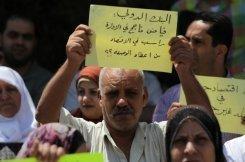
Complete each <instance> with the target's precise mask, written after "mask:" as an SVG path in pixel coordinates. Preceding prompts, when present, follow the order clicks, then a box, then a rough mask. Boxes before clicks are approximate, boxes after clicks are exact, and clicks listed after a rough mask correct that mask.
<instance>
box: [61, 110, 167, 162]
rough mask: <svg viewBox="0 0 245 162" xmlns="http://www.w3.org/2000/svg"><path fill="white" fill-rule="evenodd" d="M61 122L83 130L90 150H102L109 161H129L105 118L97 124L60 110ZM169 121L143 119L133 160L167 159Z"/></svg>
mask: <svg viewBox="0 0 245 162" xmlns="http://www.w3.org/2000/svg"><path fill="white" fill-rule="evenodd" d="M59 121H60V123H63V124H69V125H71V126H73V127H75V128H76V129H78V130H80V131H81V133H82V134H83V136H84V139H85V141H86V142H87V144H88V145H90V149H91V152H97V153H98V152H99V153H103V155H104V160H105V161H108V162H127V159H126V156H125V155H124V153H123V152H122V151H121V150H120V148H118V147H117V146H116V144H115V142H114V140H113V139H112V137H111V135H110V133H109V131H108V129H107V127H106V124H105V121H104V120H103V121H102V122H99V123H97V124H94V123H92V122H88V121H86V120H84V119H82V118H75V117H73V116H72V115H71V114H70V113H69V112H68V111H67V110H65V109H64V108H62V109H61V113H60V120H59ZM165 129H166V122H165V121H163V122H160V123H151V124H147V123H144V122H140V123H139V124H138V127H137V129H136V133H135V137H134V140H133V142H132V146H131V150H130V162H165V161H166V156H165Z"/></svg>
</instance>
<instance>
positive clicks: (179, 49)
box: [169, 35, 195, 73]
mask: <svg viewBox="0 0 245 162" xmlns="http://www.w3.org/2000/svg"><path fill="white" fill-rule="evenodd" d="M169 45H170V50H169V53H170V55H171V61H173V63H174V67H175V69H176V71H177V72H178V73H179V72H181V71H183V70H185V71H191V69H192V67H193V66H194V62H195V61H194V51H193V49H192V47H191V45H190V44H189V41H188V40H187V39H186V38H185V37H184V36H181V35H179V36H177V37H173V38H172V39H171V40H170V41H169Z"/></svg>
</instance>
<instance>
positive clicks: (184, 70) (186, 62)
mask: <svg viewBox="0 0 245 162" xmlns="http://www.w3.org/2000/svg"><path fill="white" fill-rule="evenodd" d="M169 45H170V46H171V48H170V51H169V53H170V55H171V60H172V61H173V63H174V67H175V69H176V71H177V73H178V76H179V79H180V82H181V84H182V87H183V90H184V93H185V97H186V101H187V104H197V105H201V106H204V107H205V108H207V110H208V111H209V112H210V113H211V114H213V110H212V107H211V104H210V102H209V99H208V96H207V94H206V92H205V91H204V89H203V88H202V86H201V85H200V84H199V82H198V81H197V79H196V78H195V75H194V74H193V72H192V67H193V66H195V59H194V57H195V56H194V51H193V49H192V48H191V45H190V44H189V42H188V40H187V39H186V38H185V37H184V36H178V37H174V38H172V39H171V40H170V42H169Z"/></svg>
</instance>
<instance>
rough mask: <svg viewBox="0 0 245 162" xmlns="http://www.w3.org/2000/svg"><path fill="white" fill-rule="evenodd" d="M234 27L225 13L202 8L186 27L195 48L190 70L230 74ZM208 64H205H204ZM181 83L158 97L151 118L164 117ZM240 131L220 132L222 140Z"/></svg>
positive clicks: (158, 118) (177, 97) (188, 36)
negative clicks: (210, 11) (229, 57)
mask: <svg viewBox="0 0 245 162" xmlns="http://www.w3.org/2000/svg"><path fill="white" fill-rule="evenodd" d="M232 35H233V28H232V22H231V20H230V19H229V18H228V17H227V16H225V15H217V14H215V13H209V12H203V13H200V14H198V15H197V17H196V20H194V21H193V22H192V23H191V24H190V25H189V27H188V29H187V32H186V36H185V37H186V38H187V39H188V41H189V44H190V46H191V48H192V50H193V52H194V57H195V59H194V60H195V63H194V65H193V67H192V71H193V72H194V74H196V75H204V76H215V77H230V74H229V72H228V70H227V65H226V60H227V56H228V53H229V49H230V47H231V42H232ZM207 65H208V66H207ZM180 86H181V85H180V84H177V85H174V86H172V87H171V88H169V89H168V90H167V91H166V92H164V94H163V95H162V96H161V97H160V100H159V102H158V104H157V106H156V109H155V112H154V114H153V121H158V122H159V121H163V120H167V112H168V109H169V108H170V106H171V104H172V103H173V102H179V97H180ZM237 136H239V135H236V134H229V133H224V134H223V142H225V141H227V140H230V139H232V138H234V137H237Z"/></svg>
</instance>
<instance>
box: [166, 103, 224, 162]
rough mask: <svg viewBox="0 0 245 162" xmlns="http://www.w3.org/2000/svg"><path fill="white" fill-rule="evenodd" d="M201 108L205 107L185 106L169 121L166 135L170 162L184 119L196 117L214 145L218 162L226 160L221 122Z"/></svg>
mask: <svg viewBox="0 0 245 162" xmlns="http://www.w3.org/2000/svg"><path fill="white" fill-rule="evenodd" d="M201 109H203V108H202V107H200V106H197V105H188V106H185V107H183V108H181V109H180V110H179V111H178V112H177V113H176V114H175V115H174V117H173V118H171V119H170V120H169V121H168V123H167V130H166V137H165V141H166V155H167V161H168V162H171V149H172V147H173V146H172V144H173V141H174V139H175V137H176V134H177V132H178V130H179V129H180V127H181V125H182V124H183V123H184V122H183V121H184V120H186V119H194V120H195V121H197V122H198V123H199V124H200V125H201V127H202V128H203V129H204V130H205V132H206V133H207V134H208V136H209V138H210V139H211V141H212V143H213V145H214V148H215V156H216V157H215V159H216V162H225V158H224V154H223V147H222V137H221V131H220V126H219V123H218V121H217V119H216V118H215V117H214V116H212V117H211V116H210V115H208V114H207V113H206V112H204V111H203V110H201Z"/></svg>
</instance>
